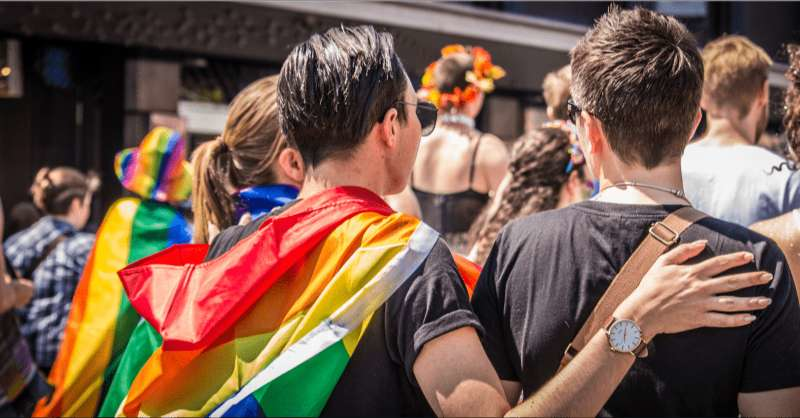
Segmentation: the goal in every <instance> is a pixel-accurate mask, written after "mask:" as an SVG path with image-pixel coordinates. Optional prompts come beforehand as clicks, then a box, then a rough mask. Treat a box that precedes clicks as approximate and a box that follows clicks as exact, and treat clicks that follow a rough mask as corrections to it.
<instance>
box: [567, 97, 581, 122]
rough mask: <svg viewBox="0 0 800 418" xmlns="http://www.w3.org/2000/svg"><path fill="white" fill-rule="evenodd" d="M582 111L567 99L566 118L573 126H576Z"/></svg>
mask: <svg viewBox="0 0 800 418" xmlns="http://www.w3.org/2000/svg"><path fill="white" fill-rule="evenodd" d="M582 111H583V109H581V108H580V107H578V105H576V104H575V102H574V101H573V100H572V99H571V98H570V99H567V116H568V117H569V120H570V122H572V124H573V125H575V126H577V120H578V115H580V114H581V112H582Z"/></svg>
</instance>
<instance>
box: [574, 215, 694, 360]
mask: <svg viewBox="0 0 800 418" xmlns="http://www.w3.org/2000/svg"><path fill="white" fill-rule="evenodd" d="M707 216H708V215H706V214H705V213H703V212H700V211H699V210H697V209H694V208H692V207H689V206H687V207H683V208H680V209H678V210H676V211H675V212H672V213H671V214H669V215H668V216H667V217H666V218H664V220H662V221H660V222H656V223H654V224H653V225H651V226H650V229H649V230H648V232H647V236H645V238H644V240H643V241H642V243H641V244H639V247H638V248H636V250H635V251H634V252H633V254H632V255H631V256H630V258H628V261H626V262H625V264H624V265H623V266H622V268H621V269H620V271H619V273H617V275H616V276H615V277H614V280H612V281H611V284H610V285H609V286H608V289H606V292H605V293H604V294H603V296H602V297H600V300H599V301H598V302H597V305H595V307H594V310H592V313H591V314H590V315H589V318H588V319H587V320H586V322H584V323H583V326H582V327H581V329H580V331H578V334H577V335H575V338H574V339H573V340H572V342H571V343H570V344H569V345H568V346H567V349H566V350H564V356H563V357H562V358H561V366H560V368H559V370H561V369H563V368H564V366H566V365H567V364H568V363H569V362H570V361H571V360H572V359H573V358H574V357H575V356H576V355H577V354H578V353H579V352H580V351H581V350H582V349H583V348H584V347H586V344H588V343H589V340H591V339H592V337H593V336H594V335H595V334H597V332H598V331H599V330H601V329H603V328H604V327H605V326H606V324H607V323H608V322H609V321H610V320H611V315H612V314H613V313H614V311H615V310H616V309H617V307H618V306H619V305H620V303H622V301H623V300H625V298H627V297H628V296H629V295H630V294H631V293H633V291H634V290H635V289H636V288H637V287H638V286H639V283H641V281H642V278H644V275H645V274H647V272H648V270H650V268H651V267H652V266H653V264H655V262H656V260H657V259H658V257H660V256H661V255H662V254H664V253H665V252H666V251H667V250H668V249H669V248H670V247H672V246H673V245H675V243H677V242H678V240H679V239H680V235H681V233H683V231H685V230H686V228H688V227H689V226H691V225H692V224H694V223H695V222H697V221H699V220H701V219H703V218H706V217H707Z"/></svg>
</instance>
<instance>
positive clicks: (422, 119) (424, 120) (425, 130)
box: [395, 100, 439, 136]
mask: <svg viewBox="0 0 800 418" xmlns="http://www.w3.org/2000/svg"><path fill="white" fill-rule="evenodd" d="M398 104H403V105H410V106H415V107H416V108H417V111H416V113H417V119H419V124H420V125H421V126H422V136H428V135H430V134H431V132H433V129H434V128H436V117H437V116H438V114H439V111H438V109H436V106H434V105H433V103H430V102H426V101H422V100H421V101H418V102H417V103H409V102H404V101H402V100H398V101H396V102H395V105H398ZM398 111H399V109H398Z"/></svg>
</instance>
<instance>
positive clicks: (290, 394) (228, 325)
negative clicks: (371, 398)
mask: <svg viewBox="0 0 800 418" xmlns="http://www.w3.org/2000/svg"><path fill="white" fill-rule="evenodd" d="M437 239H438V233H436V232H435V231H434V230H433V229H431V228H430V227H428V226H427V225H425V224H423V223H422V222H420V221H419V220H417V219H415V218H412V217H409V216H407V215H402V214H396V213H393V212H392V210H391V209H390V208H389V207H388V206H387V205H386V204H385V203H384V202H383V200H382V199H380V197H378V196H376V195H374V194H372V193H371V192H369V191H366V190H364V189H359V188H352V187H342V188H336V189H331V190H328V191H325V192H323V193H321V194H319V195H317V196H314V197H310V198H307V199H305V200H303V201H301V202H299V203H297V204H296V205H295V206H293V207H291V208H290V209H289V210H287V211H286V212H284V213H282V214H280V215H278V216H275V217H272V218H268V219H267V220H266V221H265V222H264V223H263V224H262V225H261V226H260V228H259V230H258V231H257V232H256V233H254V234H253V235H251V236H250V237H248V238H246V239H245V240H243V241H242V242H240V243H238V244H237V245H236V246H234V247H233V248H232V249H231V250H230V251H229V252H227V253H226V254H224V255H223V256H221V257H219V258H217V259H214V260H211V261H209V262H202V260H203V258H204V257H205V254H206V252H207V247H206V246H198V245H184V246H177V247H173V248H170V249H169V250H166V251H163V252H161V253H158V254H155V255H153V256H151V257H147V258H145V259H143V260H141V261H140V262H138V263H134V264H133V265H131V266H129V267H128V268H126V269H125V270H123V271H121V272H120V277H121V278H122V281H123V283H124V286H125V289H126V291H127V293H128V296H129V297H130V299H131V303H132V304H133V306H134V307H135V308H136V310H137V311H138V312H139V313H140V314H141V315H142V317H143V318H144V319H145V320H146V321H147V324H140V325H139V327H137V329H136V331H135V336H134V337H132V339H131V343H130V345H129V348H128V351H126V354H125V356H124V357H123V359H122V361H121V364H120V370H119V371H118V373H117V378H118V377H120V376H123V375H124V376H127V377H129V378H130V380H128V381H122V380H123V379H117V378H115V381H114V383H112V386H111V389H110V390H109V394H108V396H107V397H106V400H105V403H104V405H103V409H102V411H101V414H102V415H106V414H107V413H110V412H111V411H114V414H116V415H124V416H134V415H149V416H165V415H169V416H181V415H191V416H200V415H209V414H212V413H214V414H218V415H224V414H241V413H246V414H248V415H252V414H255V413H256V412H258V413H259V414H261V415H263V414H266V415H281V416H285V415H300V416H307V415H316V414H318V413H319V412H320V411H321V410H322V408H323V407H324V405H325V403H326V402H327V399H328V396H329V395H330V393H331V391H332V390H333V387H334V386H335V385H336V383H337V382H338V380H339V377H340V376H341V373H342V372H343V370H344V368H345V367H346V365H347V363H348V361H349V359H350V355H351V354H352V353H353V351H354V350H355V348H356V346H357V345H358V342H359V340H360V338H361V335H362V333H363V332H364V330H365V329H366V327H367V326H368V324H369V321H370V318H371V316H372V314H373V313H374V312H375V310H377V309H378V308H379V307H380V306H381V305H382V304H383V303H384V302H385V301H386V300H387V299H388V298H389V297H390V296H391V295H392V293H393V292H394V291H395V289H397V288H398V287H399V286H401V285H402V284H403V282H404V281H405V280H407V279H408V278H409V277H411V276H412V274H413V273H414V271H416V269H417V268H418V267H419V266H420V265H421V263H422V262H423V261H424V260H425V259H426V258H427V256H428V254H429V252H430V250H431V249H432V248H433V246H434V244H435V243H436V241H437ZM117 383H120V384H119V385H117ZM254 408H255V409H254Z"/></svg>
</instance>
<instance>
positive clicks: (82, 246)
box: [17, 232, 95, 371]
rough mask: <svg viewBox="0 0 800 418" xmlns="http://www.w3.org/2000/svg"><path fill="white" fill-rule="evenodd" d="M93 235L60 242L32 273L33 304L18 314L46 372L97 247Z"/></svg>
mask: <svg viewBox="0 0 800 418" xmlns="http://www.w3.org/2000/svg"><path fill="white" fill-rule="evenodd" d="M94 239H95V236H94V234H87V233H83V232H79V233H75V234H73V235H72V236H71V237H69V238H67V239H66V240H64V241H63V242H61V243H59V244H58V245H57V246H56V247H55V249H54V250H53V251H52V253H50V255H49V256H47V258H46V259H45V260H44V261H43V262H42V263H41V265H40V266H39V268H37V269H36V271H34V272H33V283H34V286H35V288H34V293H33V298H32V299H31V302H30V303H29V304H28V305H27V306H25V307H24V308H23V309H20V310H18V311H17V313H18V315H19V316H20V318H21V322H22V327H21V331H22V335H23V336H25V338H26V339H27V340H28V344H29V345H30V348H31V351H32V352H33V358H34V359H35V360H36V363H37V364H38V365H39V367H40V368H41V369H42V370H44V371H49V370H50V367H51V366H52V365H53V362H54V361H55V359H56V354H58V348H59V346H60V345H61V339H62V337H63V334H64V327H65V326H66V324H67V318H68V317H69V309H70V307H71V306H72V295H73V294H74V293H75V288H76V287H77V286H78V281H79V280H80V278H81V273H82V272H83V266H84V264H86V259H87V258H88V257H89V252H91V250H92V246H93V245H94Z"/></svg>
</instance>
